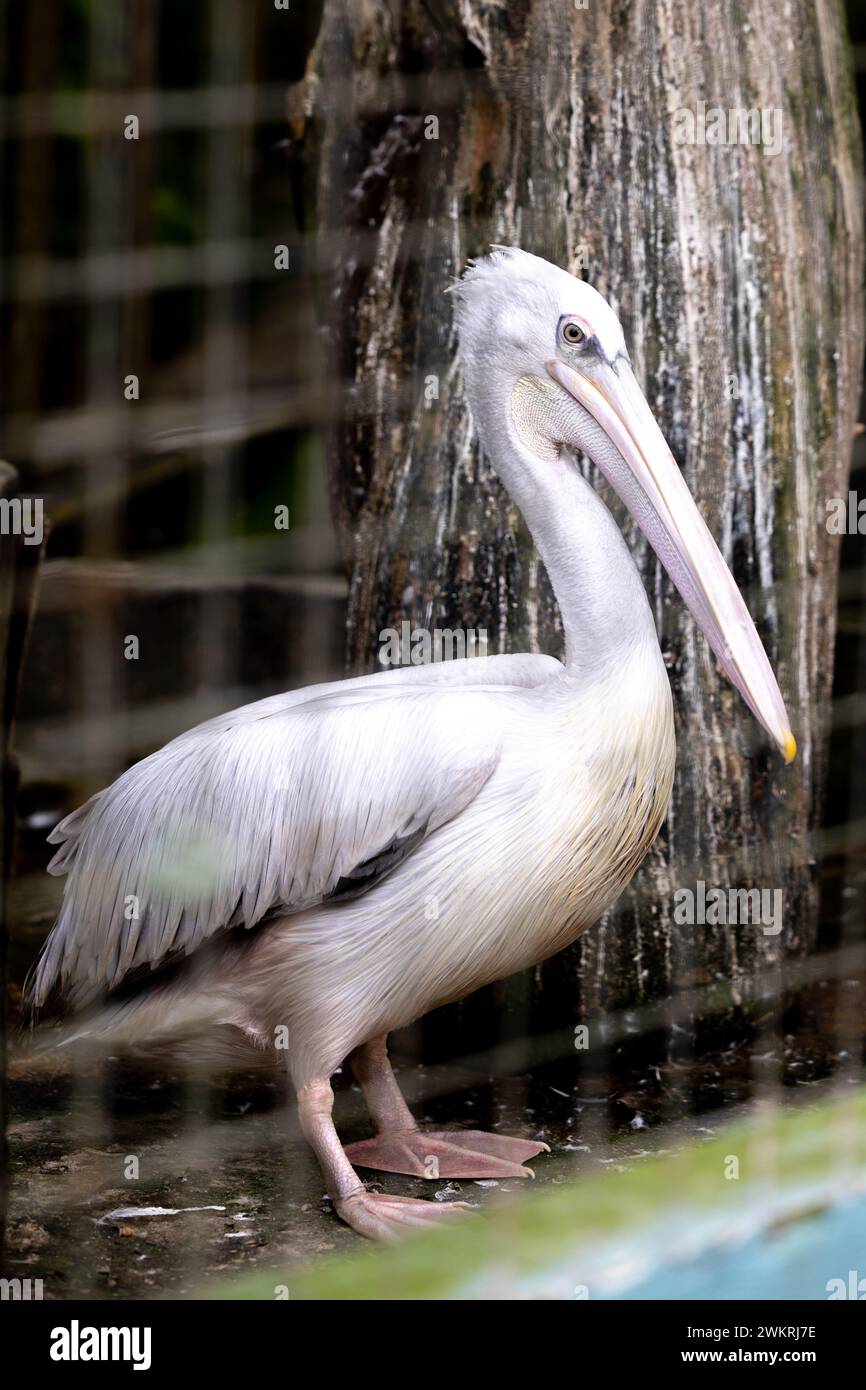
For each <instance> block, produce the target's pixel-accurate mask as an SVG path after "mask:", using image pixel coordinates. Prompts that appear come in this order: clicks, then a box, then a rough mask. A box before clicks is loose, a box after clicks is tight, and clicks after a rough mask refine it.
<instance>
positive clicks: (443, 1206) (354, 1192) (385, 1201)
mask: <svg viewBox="0 0 866 1390" xmlns="http://www.w3.org/2000/svg"><path fill="white" fill-rule="evenodd" d="M333 1107H334V1092H333V1091H332V1090H331V1083H330V1081H329V1080H328V1079H327V1077H324V1078H320V1079H318V1080H316V1081H310V1082H308V1084H307V1085H306V1086H302V1087H301V1088H300V1089H299V1091H298V1115H299V1119H300V1122H301V1129H302V1131H303V1133H304V1137H305V1139H306V1140H307V1143H308V1144H309V1145H310V1147H311V1149H312V1150H313V1152H314V1153H315V1155H316V1158H317V1159H318V1160H319V1167H320V1168H321V1170H322V1176H323V1177H324V1179H325V1184H326V1187H327V1191H328V1196H329V1197H330V1198H331V1201H332V1202H333V1204H334V1210H335V1211H336V1213H337V1215H338V1216H339V1217H340V1218H341V1219H342V1220H343V1221H345V1222H346V1225H347V1226H351V1227H352V1229H353V1230H354V1231H358V1232H359V1234H360V1235H363V1236H369V1237H370V1238H371V1239H372V1240H381V1241H386V1242H391V1241H395V1240H399V1239H400V1238H401V1236H404V1235H407V1234H409V1233H410V1232H411V1231H413V1230H418V1229H422V1228H425V1227H429V1226H438V1225H440V1224H441V1223H442V1221H443V1220H444V1221H448V1220H450V1219H452V1218H453V1217H454V1216H457V1215H459V1214H460V1213H461V1212H466V1211H468V1210H469V1207H468V1206H467V1204H466V1203H465V1202H427V1201H419V1200H418V1198H416V1197H395V1196H391V1195H390V1194H389V1193H387V1192H368V1191H367V1189H366V1188H365V1186H364V1184H363V1183H362V1182H361V1179H360V1178H359V1177H358V1174H357V1173H356V1172H355V1170H354V1168H353V1167H352V1165H351V1163H350V1162H349V1159H348V1158H347V1156H346V1151H345V1149H344V1148H343V1146H342V1144H341V1143H340V1140H339V1137H338V1135H337V1131H336V1129H335V1128H334V1121H333V1119H332V1110H333Z"/></svg>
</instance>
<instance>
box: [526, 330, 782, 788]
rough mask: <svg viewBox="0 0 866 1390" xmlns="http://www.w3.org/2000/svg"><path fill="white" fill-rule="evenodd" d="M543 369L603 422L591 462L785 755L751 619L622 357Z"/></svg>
mask: <svg viewBox="0 0 866 1390" xmlns="http://www.w3.org/2000/svg"><path fill="white" fill-rule="evenodd" d="M547 370H548V372H549V373H550V375H551V376H552V377H553V379H554V381H556V382H558V383H559V385H560V386H562V387H563V388H564V389H565V390H566V391H567V392H568V393H569V395H570V396H572V397H573V398H574V399H575V400H576V401H577V402H578V403H579V404H580V405H581V406H583V408H584V409H585V410H587V411H588V412H589V414H590V415H591V416H592V417H593V418H594V419H595V421H596V422H597V423H598V424H599V425H600V426H601V428H602V429H603V430H604V432H605V434H606V435H607V437H608V439H609V440H610V442H611V444H613V445H614V448H613V449H611V450H606V449H605V450H599V451H598V457H597V458H596V457H594V458H593V461H594V462H595V463H596V464H597V466H598V467H599V468H600V469H601V471H602V472H603V473H604V475H605V477H606V478H607V480H608V482H609V483H610V484H611V486H612V487H613V488H614V489H615V490H616V492H617V493H618V494H619V496H620V497H621V499H622V501H623V502H624V503H625V505H626V506H627V507H628V510H629V511H630V512H631V515H632V516H633V517H634V519H635V521H636V522H637V524H638V525H639V526H640V528H641V530H642V531H643V533H644V535H645V536H646V538H647V540H648V541H649V543H650V545H651V546H652V548H653V550H654V551H655V552H656V554H657V555H658V557H659V559H660V560H661V562H662V564H663V565H664V567H665V569H666V570H667V572H668V574H669V575H670V577H671V579H672V580H673V582H674V584H676V586H677V588H678V590H679V592H680V594H681V595H682V597H683V599H684V601H685V602H686V604H687V605H688V607H689V608H690V609H691V611H692V613H693V614H694V616H695V618H696V619H697V621H698V622H699V623H700V625H701V628H702V629H703V631H704V633H705V634H706V637H707V640H708V641H709V643H710V646H711V647H712V649H713V651H714V652H715V654H716V656H717V658H718V660H719V663H720V665H721V667H722V669H723V670H724V672H725V674H726V675H727V677H728V679H729V680H730V681H731V683H732V684H733V685H735V686H736V688H737V690H739V692H740V694H741V695H742V696H743V699H744V700H745V701H746V703H747V705H748V706H749V708H750V709H751V710H752V712H753V714H754V715H755V718H756V719H758V720H759V722H760V723H761V724H763V726H764V728H765V729H766V730H767V733H768V734H769V735H770V737H771V738H773V739H774V740H775V742H776V743H777V744H778V746H779V748H780V749H781V751H782V754H783V755H784V758H785V762H787V763H789V762H791V760H792V758H793V757H794V755H795V754H796V752H797V745H796V743H795V741H794V735H793V734H792V733H791V726H790V723H789V721H788V715H787V713H786V711H785V704H784V701H783V699H782V695H781V692H780V690H779V686H778V684H777V682H776V677H775V676H774V675H773V672H772V669H771V667H770V663H769V661H768V660H767V654H766V652H765V651H764V648H763V646H762V645H761V639H760V637H759V636H758V634H757V632H756V630H755V625H754V623H753V622H752V619H751V618H750V616H749V611H748V609H747V608H746V605H745V603H744V602H743V599H742V595H741V594H740V591H739V589H738V588H737V586H736V584H735V583H734V579H733V576H732V574H731V572H730V570H729V569H728V567H727V565H726V564H725V562H724V560H723V559H722V555H721V552H720V550H719V548H718V546H717V545H716V543H715V541H714V540H713V537H712V536H711V534H710V532H709V530H708V528H707V525H706V522H705V521H704V519H703V517H702V516H701V514H700V512H699V511H698V509H697V507H696V506H695V503H694V500H693V498H692V495H691V493H690V492H689V490H688V487H687V486H686V483H685V480H684V479H683V475H682V473H681V472H680V470H679V468H678V467H677V465H676V462H675V461H674V457H673V455H672V454H671V451H670V449H669V448H668V445H667V443H666V441H665V437H664V435H663V434H662V432H661V430H660V429H659V427H658V425H657V424H656V421H655V419H654V417H653V414H652V411H651V410H650V408H649V406H648V405H647V402H646V400H645V398H644V395H643V393H642V391H641V389H640V387H639V386H638V384H637V381H636V380H635V377H634V373H633V372H632V369H631V367H630V366H629V364H628V362H627V361H626V359H625V357H620V358H618V359H617V361H616V363H615V364H614V365H613V366H611V365H609V364H607V363H600V362H595V363H593V365H592V368H591V371H592V375H591V376H590V375H588V374H587V375H584V374H583V373H582V372H578V371H576V370H575V369H574V368H573V367H570V366H568V365H566V363H564V362H560V361H558V360H554V361H552V362H549V363H548V364H547Z"/></svg>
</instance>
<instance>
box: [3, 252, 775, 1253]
mask: <svg viewBox="0 0 866 1390" xmlns="http://www.w3.org/2000/svg"><path fill="white" fill-rule="evenodd" d="M455 289H456V290H457V294H458V304H459V310H458V327H459V338H460V350H461V355H462V361H463V371H464V375H465V383H466V391H467V395H468V400H469V403H470V406H471V410H472V416H473V419H474V422H475V427H476V429H477V432H478V436H479V438H480V440H481V441H482V443H483V446H484V448H485V450H486V451H487V453H488V454H489V456H490V459H491V461H492V463H493V465H494V467H495V468H496V470H497V472H498V474H499V476H500V477H501V479H502V481H503V483H504V484H505V486H506V487H507V488H508V490H509V492H510V494H511V496H512V497H513V499H514V501H515V502H516V503H517V504H518V505H519V507H520V508H521V510H522V512H523V515H524V517H525V519H526V521H527V523H528V525H529V527H530V530H531V532H532V535H533V537H534V540H535V542H536V544H537V546H538V549H539V551H540V553H541V556H542V558H543V560H544V563H545V565H546V566H547V570H548V574H549V576H550V579H551V581H552V584H553V587H554V589H555V592H556V597H557V600H558V602H559V607H560V610H561V612H562V621H563V625H564V630H565V639H566V641H565V661H564V663H560V662H559V661H556V660H554V659H553V658H551V657H549V656H538V655H516V656H493V657H489V658H476V659H471V660H464V661H452V662H445V663H442V664H439V665H433V666H423V667H411V668H409V669H398V670H396V671H389V672H384V673H380V674H377V675H372V676H364V677H361V678H359V679H355V680H345V681H337V682H335V683H333V684H330V685H319V686H314V687H312V688H310V689H306V690H296V691H292V692H291V693H290V694H287V695H279V696H276V697H274V698H271V699H267V700H262V701H259V702H258V703H256V704H253V705H248V706H246V707H245V708H243V709H239V710H234V711H233V712H231V713H229V714H225V715H222V716H220V717H219V718H217V719H212V720H210V721H209V722H208V723H206V724H202V725H201V726H200V727H198V728H195V729H192V730H190V731H189V732H188V733H185V734H182V735H181V736H180V737H179V738H176V739H174V740H173V741H172V742H171V743H169V744H168V745H167V746H166V747H165V748H163V749H161V751H159V752H158V753H154V754H153V755H152V756H151V757H148V758H145V759H144V761H143V762H140V763H138V764H137V765H136V766H135V767H132V768H130V769H129V770H128V771H127V772H125V773H124V774H123V775H122V776H121V777H119V778H118V779H117V781H116V782H115V783H114V784H113V785H112V786H110V787H109V788H107V790H105V791H103V792H100V793H99V794H98V795H97V796H95V797H93V798H92V799H91V800H90V801H89V802H88V803H87V804H86V805H85V806H84V807H82V808H81V809H80V810H78V811H76V812H75V813H74V814H73V815H71V816H68V817H67V818H66V819H65V820H64V821H63V822H62V823H61V824H60V825H59V826H58V827H57V829H56V830H55V831H54V833H53V835H52V836H51V839H52V841H53V842H55V843H60V844H61V846H62V847H61V849H60V850H59V851H58V853H57V854H56V856H55V858H54V859H53V861H52V864H51V868H52V871H53V872H55V873H68V875H69V877H68V880H67V883H66V891H65V895H64V899H63V904H62V909H61V912H60V916H59V919H58V921H57V924H56V926H55V927H54V930H53V932H52V934H51V936H50V937H49V939H48V942H47V943H46V947H45V950H44V952H43V955H42V957H41V959H40V961H39V963H38V966H37V969H36V972H35V979H34V982H33V986H32V992H31V993H32V999H33V1002H34V1004H35V1005H36V1006H40V1005H43V1004H44V1003H45V1002H46V1001H47V1000H48V998H49V995H56V994H60V993H62V994H63V995H65V997H66V1000H67V1001H68V1002H69V1003H70V1004H71V1005H72V1006H73V1007H75V1008H91V1007H93V1006H95V1005H97V1004H98V1005H100V1006H101V1007H100V1008H99V1010H98V1011H97V1012H96V1013H95V1017H94V1018H93V1019H92V1021H91V1022H90V1023H89V1025H87V1024H86V1025H83V1026H84V1028H85V1031H87V1032H89V1033H90V1034H96V1035H106V1036H108V1037H109V1038H110V1039H111V1040H112V1042H119V1043H121V1044H129V1045H133V1046H139V1047H141V1046H145V1047H149V1046H153V1045H159V1044H160V1043H162V1042H166V1041H168V1042H170V1041H171V1040H172V1039H174V1038H180V1037H183V1036H186V1037H190V1038H192V1039H198V1042H199V1044H200V1045H202V1046H204V1047H205V1048H208V1047H210V1048H211V1049H212V1055H213V1056H214V1057H216V1056H217V1055H218V1048H219V1040H220V1039H222V1040H223V1042H224V1041H225V1040H230V1041H232V1042H234V1041H236V1040H240V1041H241V1042H242V1043H243V1045H244V1046H247V1045H251V1046H252V1047H254V1048H257V1049H259V1050H273V1049H274V1048H275V1046H277V1047H278V1046H279V1043H278V1042H277V1040H280V1039H281V1040H282V1041H284V1042H285V1041H287V1051H286V1052H285V1053H280V1052H279V1051H277V1054H276V1055H277V1058H279V1057H281V1056H282V1057H285V1059H286V1060H287V1064H288V1067H289V1071H290V1074H291V1077H292V1081H293V1083H294V1085H295V1087H296V1090H297V1095H298V1104H299V1114H300V1120H301V1125H302V1128H303V1132H304V1134H305V1135H306V1137H307V1139H308V1141H309V1143H310V1144H311V1146H312V1148H313V1150H314V1151H315V1154H316V1157H317V1158H318V1161H319V1163H320V1165H321V1168H322V1173H323V1175H324V1178H325V1182H326V1185H327V1190H328V1192H329V1194H330V1196H331V1198H332V1200H333V1203H334V1206H335V1208H336V1210H337V1212H338V1213H339V1215H340V1216H341V1217H342V1218H343V1220H344V1221H346V1222H348V1223H349V1225H350V1226H352V1227H354V1228H355V1230H357V1231H360V1232H362V1233H363V1234H365V1235H368V1236H373V1237H377V1238H380V1239H389V1238H392V1237H393V1236H395V1235H398V1234H399V1233H400V1232H401V1231H403V1230H405V1229H407V1228H410V1227H414V1226H419V1225H426V1224H430V1223H433V1222H437V1221H440V1220H442V1219H443V1218H446V1217H450V1216H451V1215H452V1214H453V1209H454V1208H453V1206H450V1205H448V1204H441V1203H438V1202H430V1201H424V1200H417V1199H410V1198H407V1197H398V1196H388V1195H385V1194H382V1193H377V1192H368V1191H366V1189H365V1187H364V1184H363V1183H362V1182H361V1180H360V1178H359V1177H358V1174H357V1173H356V1171H355V1168H354V1167H353V1164H352V1160H353V1159H354V1161H355V1162H356V1163H358V1164H359V1165H360V1166H364V1167H368V1168H369V1167H373V1168H380V1169H385V1170H387V1171H390V1172H399V1173H408V1174H417V1175H419V1176H433V1177H442V1178H446V1177H467V1178H475V1177H497V1176H502V1175H515V1174H520V1175H522V1176H525V1175H527V1173H528V1170H527V1169H526V1168H524V1167H523V1166H522V1164H523V1163H524V1161H525V1160H526V1159H528V1158H529V1157H530V1156H532V1155H533V1154H536V1153H538V1152H539V1151H540V1150H542V1149H543V1148H544V1147H545V1146H544V1145H543V1144H539V1143H534V1142H530V1141H527V1140H523V1139H512V1138H507V1137H505V1136H503V1135H494V1134H484V1133H480V1132H477V1131H467V1130H455V1131H444V1132H429V1131H422V1130H419V1128H418V1126H417V1125H416V1123H415V1121H414V1119H413V1117H412V1114H411V1112H410V1111H409V1109H408V1108H407V1106H406V1103H405V1101H404V1100H403V1098H402V1096H401V1094H400V1092H399V1090H398V1087H397V1083H396V1080H395V1078H394V1074H393V1072H392V1070H391V1067H390V1064H389V1062H388V1056H387V1050H386V1038H387V1034H388V1033H389V1032H390V1031H391V1030H393V1029H395V1028H401V1027H403V1026H404V1025H406V1024H408V1023H411V1022H412V1020H413V1019H416V1018H418V1017H419V1016H420V1015H421V1014H423V1013H426V1012H427V1011H428V1010H429V1009H433V1008H435V1007H437V1006H438V1005H440V1004H444V1003H446V1002H447V1001H450V1000H454V999H459V998H461V997H462V996H464V995H466V994H469V993H470V991H472V990H475V989H478V988H479V986H481V985H484V984H487V983H489V982H491V981H493V980H498V979H501V978H502V977H503V976H506V975H510V974H511V973H513V972H514V971H518V970H522V969H524V968H525V967H527V966H530V965H533V964H535V963H536V962H538V961H541V960H543V959H545V958H546V957H547V956H550V955H551V954H552V953H553V952H555V951H559V950H560V949H561V948H562V947H564V946H566V945H567V944H568V943H569V942H572V941H574V940H575V938H576V937H578V936H579V935H580V934H581V932H583V931H585V930H586V928H587V927H589V926H590V925H591V924H592V923H593V922H594V921H595V920H596V919H597V918H598V917H599V915H600V914H601V912H602V911H603V910H604V908H605V907H607V906H608V905H609V904H610V903H611V902H612V901H613V900H614V899H615V898H616V897H617V895H618V894H619V893H620V892H621V890H622V889H623V887H624V886H625V884H627V883H628V881H629V879H630V878H631V876H632V874H633V873H634V871H635V869H636V868H637V866H638V865H639V864H640V862H641V860H642V859H643V858H644V855H645V854H646V852H647V849H648V847H649V845H650V844H651V842H652V840H653V839H654V837H655V835H656V833H657V831H658V829H659V826H660V824H661V821H662V818H663V817H664V815H665V811H666V808H667V805H668V799H669V796H670V792H671V785H672V779H673V770H674V736H673V718H672V702H671V692H670V687H669V684H668V678H667V675H666V673H665V668H664V665H663V663H662V658H661V654H660V651H659V645H658V640H657V637H656V632H655V627H654V624H653V619H652V615H651V612H650V607H649V603H648V601H647V598H646V595H645V593H644V589H643V585H642V583H641V580H640V577H639V575H638V572H637V569H636V568H635V565H634V564H633V562H632V559H631V557H630V555H629V552H628V549H627V547H626V545H625V543H624V541H623V538H622V536H621V535H620V532H619V530H618V528H617V526H616V524H615V522H614V520H613V518H612V517H611V515H610V513H609V512H608V510H607V508H606V507H605V506H604V504H603V503H602V502H601V500H600V499H599V497H598V496H597V494H596V493H595V491H594V490H593V489H592V487H591V486H589V484H588V483H587V482H586V481H585V480H584V478H583V477H582V476H581V474H580V472H579V470H578V468H577V466H576V464H575V462H574V459H573V457H572V452H571V451H572V450H573V449H582V450H584V451H585V452H586V454H588V455H589V456H590V457H591V458H592V459H593V460H594V461H595V463H596V464H597V465H598V468H599V469H600V470H601V472H602V473H603V474H604V476H605V477H606V478H607V479H608V481H609V482H610V483H611V485H612V486H613V487H614V489H615V490H616V492H617V493H618V494H619V496H620V497H621V498H622V500H623V501H624V503H625V504H626V506H627V507H628V509H629V511H630V512H631V515H632V516H633V517H634V519H635V520H636V521H637V523H638V524H639V525H640V527H641V528H642V530H643V531H644V533H645V535H646V536H647V537H648V539H649V541H650V543H651V544H652V546H653V547H654V548H655V550H656V552H657V554H658V556H659V558H660V559H661V561H662V563H663V564H664V566H665V568H666V569H667V571H668V573H669V575H670V576H671V579H672V580H673V582H674V584H675V585H676V586H677V588H678V589H679V592H680V594H681V595H682V597H683V599H684V600H685V602H686V603H687V604H688V606H689V608H690V609H691V611H692V613H693V614H694V616H695V617H696V619H697V621H698V622H699V623H700V626H701V627H702V629H703V631H704V632H705V634H706V636H707V638H708V640H709V642H710V645H711V647H712V648H713V651H714V652H715V653H716V656H717V657H718V660H719V662H720V663H721V665H722V667H723V668H724V670H725V672H726V673H727V675H728V677H729V678H730V680H731V681H732V682H733V684H734V685H735V686H736V687H737V689H738V690H739V691H740V692H741V694H742V696H743V698H744V699H745V701H746V703H747V704H748V705H749V706H750V708H751V709H752V711H753V713H754V714H755V716H756V718H757V719H758V720H759V721H760V723H761V724H762V725H763V726H764V728H765V729H766V730H767V732H768V733H769V735H770V737H771V738H772V739H774V740H775V742H776V743H777V744H778V746H779V748H780V749H781V751H782V753H783V754H784V756H785V759H786V760H788V761H789V760H790V759H791V758H792V757H793V756H794V752H795V744H794V739H793V737H792V734H791V730H790V726H789V723H788V718H787V715H786V713H785V707H784V704H783V701H782V697H781V694H780V692H779V688H778V685H777V684H776V680H775V678H774V676H773V673H772V671H771V669H770V665H769V662H768V660H767V657H766V654H765V652H764V649H763V647H762V646H761V643H760V640H759V638H758V635H757V633H756V631H755V628H754V626H753V624H752V621H751V619H750V617H749V614H748V612H747V610H746V607H745V604H744V603H743V600H742V598H741V596H740V593H739V591H738V590H737V587H736V585H735V583H734V581H733V579H732V577H731V575H730V573H729V571H728V569H727V567H726V565H725V563H724V561H723V559H722V556H721V554H720V553H719V550H718V549H717V547H716V544H715V542H714V541H713V539H712V536H711V535H710V532H709V531H708V529H707V527H706V525H705V524H704V522H703V520H702V519H701V516H700V513H699V512H698V509H697V507H696V506H695V503H694V502H693V500H692V497H691V495H690V493H689V491H688V488H687V487H686V484H685V482H684V481H683V478H682V475H681V473H680V471H679V469H678V467H677V465H676V463H675V462H674V459H673V457H672V455H671V452H670V450H669V448H668V446H667V444H666V443H665V440H664V437H663V436H662V433H661V431H660V430H659V427H658V425H657V424H656V422H655V420H654V418H653V416H652V414H651V413H650V410H649V407H648V405H647V403H646V401H645V400H644V397H643V395H642V394H641V391H640V389H639V387H638V385H637V382H636V380H635V377H634V375H633V373H632V368H631V366H630V363H629V358H628V354H627V352H626V348H625V342H624V340H623V334H622V329H621V327H620V324H619V321H618V319H617V318H616V316H615V314H614V313H613V311H612V310H611V309H610V307H609V306H608V304H607V303H606V302H605V300H604V299H603V298H602V297H601V295H599V294H598V293H597V292H596V291H595V290H594V289H592V288H591V287H590V286H589V285H587V284H585V283H583V282H582V281H580V280H577V279H575V278H574V277H572V276H571V275H569V274H567V273H566V272H564V271H562V270H559V269H557V268H556V267H555V266H553V265H550V264H548V263H547V262H546V261H543V260H540V259H539V258H538V257H536V256H531V255H528V254H527V253H526V252H524V251H521V250H518V249H517V248H508V247H497V248H494V250H493V252H492V254H491V255H489V256H487V257H486V258H484V259H481V260H478V261H477V262H475V263H474V264H472V265H470V267H469V268H468V269H467V270H466V272H465V274H464V276H463V278H462V280H461V281H460V282H459V284H458V285H457V286H456V287H455ZM241 928H246V930H240V929H241ZM253 928H255V930H252V929H253ZM178 962H180V963H178ZM166 963H168V965H167V966H166ZM157 966H160V967H161V968H160V970H159V971H158V972H156V973H154V970H155V967H157ZM347 1057H349V1058H350V1059H351V1064H352V1066H353V1068H354V1071H355V1074H356V1076H357V1078H358V1080H359V1082H360V1084H361V1086H362V1088H363V1092H364V1096H365V1098H366V1101H367V1104H368V1106H369V1110H370V1115H371V1117H372V1120H373V1124H374V1127H375V1137H373V1138H372V1139H369V1140H364V1141H362V1142H360V1143H358V1144H354V1145H352V1146H350V1148H349V1149H348V1150H347V1149H344V1148H343V1147H342V1145H341V1143H340V1140H339V1138H338V1136H337V1132H336V1129H335V1127H334V1123H333V1120H332V1115H331V1112H332V1105H333V1094H332V1090H331V1084H330V1077H331V1076H332V1074H333V1073H334V1071H335V1070H336V1069H337V1068H338V1067H339V1066H340V1064H341V1063H342V1062H343V1060H344V1059H345V1058H347Z"/></svg>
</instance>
